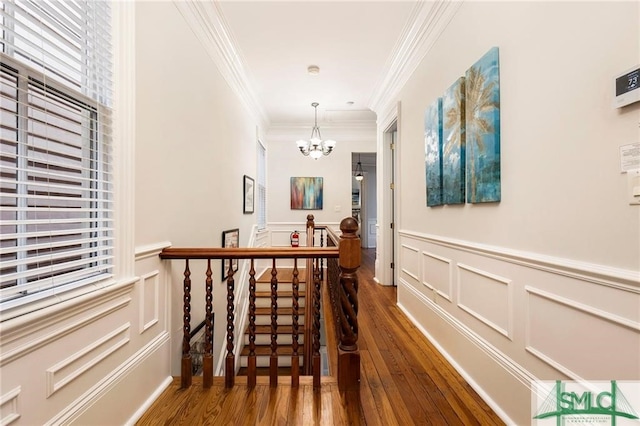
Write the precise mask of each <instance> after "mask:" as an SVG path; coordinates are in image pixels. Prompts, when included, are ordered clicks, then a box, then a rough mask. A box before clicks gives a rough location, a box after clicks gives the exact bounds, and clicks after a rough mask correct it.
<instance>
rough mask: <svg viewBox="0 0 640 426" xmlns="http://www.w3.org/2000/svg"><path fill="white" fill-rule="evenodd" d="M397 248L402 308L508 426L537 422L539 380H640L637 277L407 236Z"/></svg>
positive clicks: (570, 262)
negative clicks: (534, 393)
mask: <svg viewBox="0 0 640 426" xmlns="http://www.w3.org/2000/svg"><path fill="white" fill-rule="evenodd" d="M398 248H399V249H398V250H399V253H398V254H399V255H398V263H399V265H397V267H398V269H399V270H400V271H402V273H401V274H399V278H398V304H399V307H400V308H401V309H403V311H404V312H405V313H406V314H407V316H408V318H409V319H410V320H411V321H412V322H414V323H415V325H416V326H417V327H418V328H419V329H420V330H422V331H423V333H424V334H425V336H427V338H429V339H430V340H431V341H432V342H433V343H434V345H436V346H437V347H438V348H439V349H440V350H441V351H442V352H443V354H444V355H445V356H446V357H447V358H448V359H449V360H450V361H451V362H452V363H453V365H454V366H455V367H456V369H458V371H460V372H461V374H462V375H463V376H464V377H465V378H466V379H467V380H468V381H469V383H470V384H471V385H472V386H473V387H474V389H476V391H477V392H478V393H479V394H480V395H482V396H483V398H485V400H487V402H488V403H489V405H491V406H492V407H493V408H494V409H495V410H496V412H498V413H499V415H500V416H501V417H502V418H503V419H504V420H505V422H506V423H507V424H530V423H531V419H532V416H533V415H534V414H532V412H531V411H532V407H531V403H530V401H531V400H530V395H531V389H530V387H531V382H532V381H535V380H567V379H576V380H578V379H586V380H589V379H591V380H594V379H598V380H613V379H616V380H634V381H637V380H640V363H639V362H638V360H639V359H640V274H638V273H637V271H628V270H622V269H616V268H612V267H609V266H603V265H596V264H587V263H581V262H576V261H574V260H570V259H562V258H553V257H550V256H546V255H539V254H534V253H526V252H519V251H515V250H509V249H506V248H501V247H491V246H486V245H482V244H479V243H472V242H466V241H461V240H454V239H450V238H444V237H440V236H435V235H426V234H420V233H417V232H409V231H405V230H401V231H400V232H399V241H398ZM416 250H417V251H418V253H419V254H420V256H419V257H420V268H417V267H416V263H415V262H416V261H415V253H416ZM448 267H450V268H451V272H449V271H448ZM414 275H417V276H418V277H419V279H420V281H419V282H420V283H422V284H423V285H422V286H416V283H415V279H414ZM449 277H451V280H452V281H453V283H454V284H455V285H454V286H453V288H452V289H451V291H450V292H449V294H450V296H451V297H450V300H448V299H446V298H444V297H432V295H431V293H430V291H429V289H431V291H437V292H438V295H441V296H444V294H441V293H440V292H442V293H445V294H446V286H447V283H448V282H449ZM452 302H454V303H452Z"/></svg>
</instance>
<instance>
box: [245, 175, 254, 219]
mask: <svg viewBox="0 0 640 426" xmlns="http://www.w3.org/2000/svg"><path fill="white" fill-rule="evenodd" d="M243 187H244V204H243V209H242V211H243V212H244V213H245V214H251V213H253V205H254V202H253V200H254V195H255V189H254V181H253V179H252V178H250V177H249V176H247V175H244V179H243Z"/></svg>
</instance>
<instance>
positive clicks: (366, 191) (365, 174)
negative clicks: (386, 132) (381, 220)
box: [351, 152, 378, 248]
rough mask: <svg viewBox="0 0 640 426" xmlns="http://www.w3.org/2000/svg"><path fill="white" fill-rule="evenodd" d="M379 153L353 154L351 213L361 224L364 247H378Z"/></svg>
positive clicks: (361, 238) (361, 237)
mask: <svg viewBox="0 0 640 426" xmlns="http://www.w3.org/2000/svg"><path fill="white" fill-rule="evenodd" d="M376 162H377V155H376V153H375V152H354V153H352V154H351V215H352V216H353V218H354V219H356V220H357V221H358V224H359V225H360V230H359V232H360V240H361V245H362V248H375V247H376V234H377V230H376V223H377V217H378V215H377V184H376V182H377V173H376Z"/></svg>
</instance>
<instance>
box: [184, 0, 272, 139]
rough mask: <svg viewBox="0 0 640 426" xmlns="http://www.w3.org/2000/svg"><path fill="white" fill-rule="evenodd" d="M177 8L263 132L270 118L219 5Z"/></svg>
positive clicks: (190, 1)
mask: <svg viewBox="0 0 640 426" xmlns="http://www.w3.org/2000/svg"><path fill="white" fill-rule="evenodd" d="M174 4H175V5H176V7H177V8H178V10H179V11H180V13H181V14H182V16H183V17H184V19H185V20H186V22H187V24H188V25H189V26H190V27H191V29H192V30H193V32H194V34H195V35H196V37H197V38H198V39H199V40H200V42H201V43H202V45H203V46H204V48H205V50H206V51H207V53H208V55H209V57H210V58H211V59H212V60H213V62H214V63H215V64H216V65H217V67H218V69H219V70H220V73H221V74H222V76H223V78H224V79H225V80H226V82H227V83H228V84H229V86H230V87H231V89H232V90H233V91H234V92H235V93H236V95H237V96H238V97H239V98H240V101H241V103H242V104H243V105H244V106H245V108H247V110H248V111H249V112H250V114H251V115H252V117H253V118H254V119H255V120H256V121H257V122H258V123H259V126H260V127H261V128H263V129H266V128H268V127H269V124H270V122H269V117H268V116H267V113H266V111H265V110H264V108H263V107H262V105H261V104H260V102H258V97H257V95H256V92H255V89H254V87H253V84H252V83H251V78H250V77H249V73H248V72H247V67H246V65H245V63H244V60H243V59H242V55H241V53H240V50H239V49H238V48H237V47H236V43H235V42H234V40H233V35H232V33H231V30H230V29H229V26H228V24H227V22H226V20H225V18H224V15H223V13H222V10H221V9H220V6H219V5H218V4H217V2H214V1H206V2H205V1H198V0H174Z"/></svg>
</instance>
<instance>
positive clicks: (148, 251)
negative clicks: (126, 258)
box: [135, 241, 171, 262]
mask: <svg viewBox="0 0 640 426" xmlns="http://www.w3.org/2000/svg"><path fill="white" fill-rule="evenodd" d="M169 247H171V241H162V242H159V243H154V244H148V245H144V246H138V247H136V249H135V258H136V262H138V261H140V260H143V259H146V258H148V257H154V256H158V255H159V254H160V252H162V250H164V249H166V248H169Z"/></svg>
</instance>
